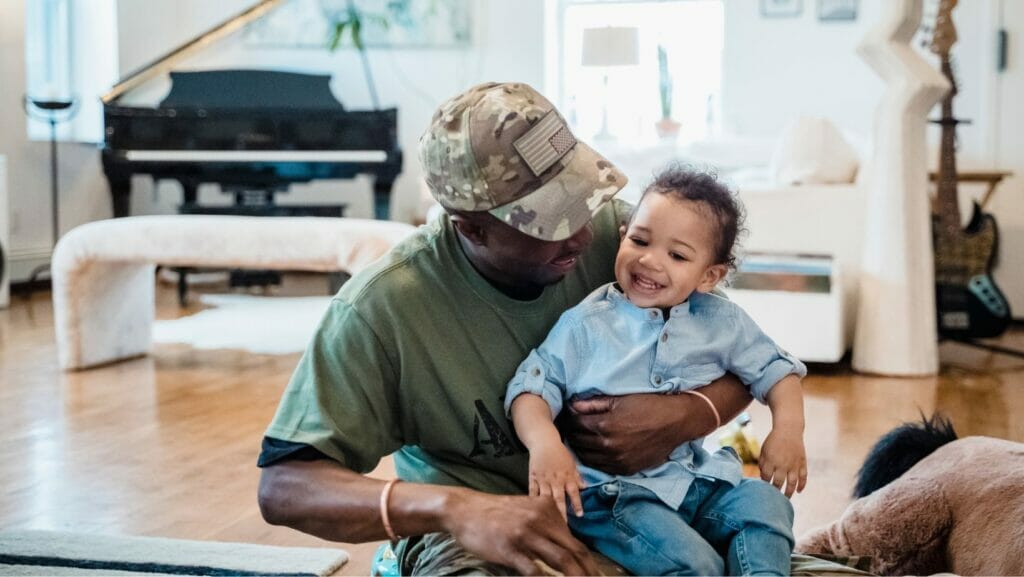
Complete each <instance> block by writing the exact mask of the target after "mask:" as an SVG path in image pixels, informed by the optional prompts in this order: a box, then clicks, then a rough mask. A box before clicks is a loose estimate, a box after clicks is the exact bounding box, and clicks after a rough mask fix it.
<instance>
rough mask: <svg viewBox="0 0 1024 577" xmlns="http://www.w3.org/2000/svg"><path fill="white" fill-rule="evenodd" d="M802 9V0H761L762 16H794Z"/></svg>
mask: <svg viewBox="0 0 1024 577" xmlns="http://www.w3.org/2000/svg"><path fill="white" fill-rule="evenodd" d="M803 11H804V2H803V0H761V17H762V18H796V17H797V16H800V15H801V14H803Z"/></svg>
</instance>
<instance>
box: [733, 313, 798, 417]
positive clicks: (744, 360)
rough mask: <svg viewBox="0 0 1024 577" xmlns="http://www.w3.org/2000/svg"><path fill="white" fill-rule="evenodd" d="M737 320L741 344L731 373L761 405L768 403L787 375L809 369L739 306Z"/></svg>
mask: <svg viewBox="0 0 1024 577" xmlns="http://www.w3.org/2000/svg"><path fill="white" fill-rule="evenodd" d="M735 319H736V331H737V338H738V342H737V346H736V348H735V350H734V352H733V354H732V355H731V358H730V363H729V365H730V366H729V369H728V370H729V372H731V373H733V374H734V375H736V376H737V377H739V378H740V380H741V381H743V383H744V384H745V385H747V387H748V388H749V389H750V394H751V395H753V397H754V398H755V399H757V400H758V402H761V403H766V402H767V399H768V392H769V391H770V390H771V389H772V387H774V386H775V383H778V382H779V381H781V380H782V379H783V378H784V377H786V376H787V375H791V374H792V375H796V376H798V377H800V378H803V377H805V376H806V375H807V367H806V366H805V365H804V364H803V363H802V362H800V361H799V360H798V359H797V358H796V357H794V356H793V355H791V354H789V353H787V352H786V351H784V350H783V349H782V348H781V347H779V345H777V344H775V341H773V340H772V339H771V338H770V337H769V336H768V335H766V334H765V333H764V331H762V330H761V327H759V326H757V323H755V322H754V319H752V318H750V315H748V314H747V313H746V312H744V311H743V310H742V309H740V308H739V307H736V317H735Z"/></svg>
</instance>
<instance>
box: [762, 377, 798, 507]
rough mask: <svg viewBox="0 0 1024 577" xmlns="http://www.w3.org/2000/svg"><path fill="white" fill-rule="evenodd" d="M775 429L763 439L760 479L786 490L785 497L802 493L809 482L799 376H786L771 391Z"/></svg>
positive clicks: (769, 401) (769, 392)
mask: <svg viewBox="0 0 1024 577" xmlns="http://www.w3.org/2000/svg"><path fill="white" fill-rule="evenodd" d="M767 401H768V406H769V407H770V408H771V410H772V432H771V433H769V435H768V438H767V439H765V441H764V447H763V448H762V449H761V458H760V460H759V465H760V468H761V478H762V479H764V480H765V481H768V482H770V483H772V484H773V485H775V486H776V487H778V488H779V489H780V490H783V484H785V489H784V492H785V493H786V496H787V497H789V496H792V495H793V491H796V492H798V493H799V492H801V491H803V490H804V486H805V485H806V484H807V455H806V453H805V450H804V399H803V392H802V390H801V386H800V378H799V377H798V376H796V375H794V374H790V375H787V376H786V377H784V378H783V379H782V380H781V381H779V382H778V383H775V386H773V387H772V388H771V390H770V391H768V397H767Z"/></svg>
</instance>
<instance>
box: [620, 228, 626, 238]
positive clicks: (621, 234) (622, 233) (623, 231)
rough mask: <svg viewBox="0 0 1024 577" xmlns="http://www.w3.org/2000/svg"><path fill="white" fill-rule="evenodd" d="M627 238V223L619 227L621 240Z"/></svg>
mask: <svg viewBox="0 0 1024 577" xmlns="http://www.w3.org/2000/svg"><path fill="white" fill-rule="evenodd" d="M624 238H626V225H622V226H620V227H619V240H622V239H624Z"/></svg>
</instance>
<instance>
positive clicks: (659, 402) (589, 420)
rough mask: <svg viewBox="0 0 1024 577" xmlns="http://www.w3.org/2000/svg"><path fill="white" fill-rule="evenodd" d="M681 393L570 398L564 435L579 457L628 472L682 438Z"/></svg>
mask: <svg viewBox="0 0 1024 577" xmlns="http://www.w3.org/2000/svg"><path fill="white" fill-rule="evenodd" d="M687 396H689V395H687ZM682 397H683V395H663V394H637V395H626V396H622V397H592V398H590V399H586V400H577V401H573V402H572V403H571V404H570V405H569V410H568V411H565V413H564V414H565V415H566V419H565V422H564V425H563V426H564V432H565V436H566V440H567V441H568V442H569V445H570V446H571V447H572V449H573V451H575V452H576V456H577V457H579V459H580V461H582V462H583V463H584V464H585V465H587V466H589V467H593V468H595V469H598V470H600V471H604V472H606V473H611V474H614V475H632V474H634V473H637V472H639V471H642V470H644V469H648V468H650V467H654V466H657V465H660V464H662V463H664V462H665V461H667V460H668V456H669V454H670V453H671V452H672V450H673V449H675V448H676V447H677V446H679V445H680V444H681V443H682V442H683V437H682V435H681V431H680V428H681V425H682V423H681V420H682V419H685V416H686V414H687V413H686V407H687V406H689V405H687V403H688V402H689V401H688V400H687V399H683V398H682ZM706 411H707V409H706V408H705V412H706ZM695 418H697V417H695ZM704 423H705V424H704V425H703V430H704V432H706V431H707V428H708V426H709V425H707V421H704ZM710 426H714V421H713V420H712V421H711V425H710Z"/></svg>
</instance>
